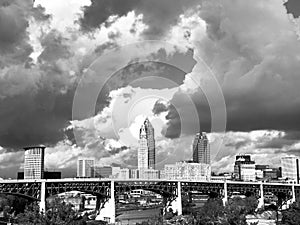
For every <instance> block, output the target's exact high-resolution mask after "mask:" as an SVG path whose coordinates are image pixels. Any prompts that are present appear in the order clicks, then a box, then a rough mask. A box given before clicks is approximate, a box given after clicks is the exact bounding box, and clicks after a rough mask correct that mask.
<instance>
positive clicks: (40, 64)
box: [0, 0, 300, 177]
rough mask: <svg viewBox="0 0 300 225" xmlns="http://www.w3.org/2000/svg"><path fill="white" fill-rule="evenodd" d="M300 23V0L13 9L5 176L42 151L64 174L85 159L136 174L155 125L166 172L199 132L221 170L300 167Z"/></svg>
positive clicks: (6, 48)
mask: <svg viewBox="0 0 300 225" xmlns="http://www.w3.org/2000/svg"><path fill="white" fill-rule="evenodd" d="M299 16H300V4H299V1H298V0H289V1H288V2H287V1H283V0H265V1H261V0H252V1H235V0H64V1H61V0H35V1H33V0H0V53H1V54H0V176H1V177H15V175H16V172H17V171H18V170H21V169H22V163H23V160H24V159H23V154H24V152H23V150H22V148H23V147H25V146H31V145H41V144H42V145H45V146H46V147H47V149H46V167H47V168H48V169H51V170H53V169H56V170H61V171H63V176H74V175H75V173H76V159H77V157H78V156H91V157H95V159H96V162H97V164H99V165H120V166H122V167H135V166H136V165H137V139H138V130H139V127H140V126H141V124H142V122H143V120H144V119H145V118H146V117H148V118H149V119H150V120H151V122H152V124H153V126H154V128H155V136H156V148H157V161H158V168H162V167H163V165H164V164H165V163H173V162H175V161H178V160H183V159H190V158H191V154H192V150H191V143H192V140H193V136H194V135H195V133H196V132H198V131H199V130H202V131H207V132H208V133H209V140H210V142H211V149H212V155H213V157H212V158H213V161H212V166H213V170H215V171H232V169H233V161H234V156H235V155H236V154H239V153H250V154H252V155H253V158H254V159H255V160H256V162H257V163H261V164H271V165H274V166H279V165H280V158H281V157H283V156H287V155H298V156H300V91H299V87H300V74H299V73H300V72H299V71H300V42H299V39H300V21H299ZM150 40H151V41H150ZM225 125H226V129H225Z"/></svg>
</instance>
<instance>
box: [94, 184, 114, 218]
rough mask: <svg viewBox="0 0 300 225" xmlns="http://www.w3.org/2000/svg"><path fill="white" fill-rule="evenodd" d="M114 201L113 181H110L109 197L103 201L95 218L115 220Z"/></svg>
mask: <svg viewBox="0 0 300 225" xmlns="http://www.w3.org/2000/svg"><path fill="white" fill-rule="evenodd" d="M115 204H116V202H115V183H114V181H111V185H110V198H109V199H108V201H107V202H105V203H103V205H102V207H101V208H100V212H99V215H98V216H97V217H96V220H104V221H107V222H108V223H115V222H116V205H115Z"/></svg>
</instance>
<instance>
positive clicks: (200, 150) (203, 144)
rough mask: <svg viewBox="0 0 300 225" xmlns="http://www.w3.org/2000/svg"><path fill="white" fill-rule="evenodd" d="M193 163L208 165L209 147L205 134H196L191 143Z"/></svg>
mask: <svg viewBox="0 0 300 225" xmlns="http://www.w3.org/2000/svg"><path fill="white" fill-rule="evenodd" d="M193 161H194V162H195V163H205V164H210V145H209V142H208V139H207V136H206V133H205V132H201V133H197V134H196V137H195V139H194V142H193Z"/></svg>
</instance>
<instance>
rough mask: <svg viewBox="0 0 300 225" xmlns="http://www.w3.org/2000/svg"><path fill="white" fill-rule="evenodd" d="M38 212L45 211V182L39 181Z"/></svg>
mask: <svg viewBox="0 0 300 225" xmlns="http://www.w3.org/2000/svg"><path fill="white" fill-rule="evenodd" d="M40 198H41V199H40V200H41V201H40V212H42V213H45V212H46V182H45V181H42V182H41V196H40Z"/></svg>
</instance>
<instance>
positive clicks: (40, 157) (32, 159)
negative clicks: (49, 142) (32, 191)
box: [24, 146, 45, 179]
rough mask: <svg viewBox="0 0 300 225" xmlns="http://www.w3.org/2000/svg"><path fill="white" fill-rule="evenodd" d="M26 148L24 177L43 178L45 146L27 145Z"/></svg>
mask: <svg viewBox="0 0 300 225" xmlns="http://www.w3.org/2000/svg"><path fill="white" fill-rule="evenodd" d="M24 150H25V156H24V179H43V178H44V162H45V160H44V157H45V147H44V146H37V147H27V148H24Z"/></svg>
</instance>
